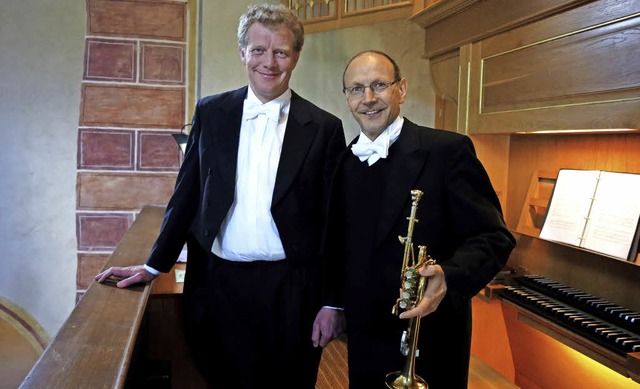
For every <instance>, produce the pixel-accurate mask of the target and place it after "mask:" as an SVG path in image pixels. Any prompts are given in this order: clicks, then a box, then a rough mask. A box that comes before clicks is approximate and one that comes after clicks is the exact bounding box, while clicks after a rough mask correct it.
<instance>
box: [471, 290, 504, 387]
mask: <svg viewBox="0 0 640 389" xmlns="http://www.w3.org/2000/svg"><path fill="white" fill-rule="evenodd" d="M472 308H473V331H472V332H471V335H472V338H471V353H472V354H473V355H474V356H476V357H477V358H480V359H481V360H482V361H483V362H484V363H486V364H487V365H489V366H491V367H492V368H493V369H495V370H496V371H497V372H499V373H500V374H501V375H502V376H504V377H505V378H506V379H508V380H509V381H511V382H513V381H514V379H515V370H514V367H513V357H512V355H511V346H510V345H509V338H508V337H507V329H506V326H505V322H504V317H503V316H502V305H501V302H500V299H498V298H493V299H488V300H486V301H485V300H484V299H481V298H480V297H474V298H473V299H472Z"/></svg>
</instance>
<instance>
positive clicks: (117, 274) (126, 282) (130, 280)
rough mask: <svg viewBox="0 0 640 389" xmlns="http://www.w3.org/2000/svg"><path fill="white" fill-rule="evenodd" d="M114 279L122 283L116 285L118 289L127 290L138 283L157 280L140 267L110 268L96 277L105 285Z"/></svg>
mask: <svg viewBox="0 0 640 389" xmlns="http://www.w3.org/2000/svg"><path fill="white" fill-rule="evenodd" d="M112 277H113V278H117V279H120V281H118V282H117V283H116V286H117V287H118V288H126V287H127V286H130V285H133V284H138V283H146V282H149V281H151V280H153V279H154V278H156V276H155V275H153V274H151V273H149V272H148V271H146V270H145V269H144V266H142V265H139V266H128V267H115V266H114V267H110V268H109V269H107V270H105V271H103V272H102V273H99V274H98V275H97V276H96V277H95V280H96V281H98V282H100V283H103V282H105V281H107V280H108V279H109V278H112Z"/></svg>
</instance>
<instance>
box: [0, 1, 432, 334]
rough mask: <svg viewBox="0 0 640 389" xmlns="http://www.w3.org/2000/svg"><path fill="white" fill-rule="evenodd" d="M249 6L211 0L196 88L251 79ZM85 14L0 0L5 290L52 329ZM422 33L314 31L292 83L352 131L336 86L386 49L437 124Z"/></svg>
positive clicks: (62, 272) (60, 281) (69, 304)
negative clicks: (354, 65) (367, 56)
mask: <svg viewBox="0 0 640 389" xmlns="http://www.w3.org/2000/svg"><path fill="white" fill-rule="evenodd" d="M272 2H274V1H272ZM251 3H253V2H251V1H246V0H239V1H233V2H231V1H228V2H225V4H224V7H220V2H218V1H214V0H203V3H202V9H201V14H202V21H201V27H202V30H201V33H202V34H201V36H202V40H201V42H200V45H201V51H200V58H199V61H198V63H199V67H198V74H199V80H200V81H199V83H198V85H197V96H196V97H198V96H205V95H208V94H211V93H217V92H221V91H224V90H228V89H232V88H237V87H239V86H242V85H245V84H246V82H247V81H246V74H245V71H244V68H243V66H242V63H241V62H240V57H239V53H238V49H237V43H236V28H237V22H238V17H239V16H240V14H241V13H243V12H244V11H245V10H246V7H247V6H248V5H249V4H251ZM85 21H86V13H85V3H84V2H82V1H77V0H57V1H52V0H46V1H34V0H22V1H19V0H3V1H2V2H0V53H1V54H0V80H1V81H0V118H2V121H0V141H1V142H2V143H1V144H2V146H3V152H2V153H0V164H1V166H2V168H3V169H2V172H1V173H0V215H2V216H1V220H2V222H1V223H0V251H1V252H2V263H3V265H4V266H3V271H2V272H0V297H5V298H7V299H8V300H10V301H12V302H14V303H15V304H17V305H19V306H21V307H23V308H24V309H25V310H26V311H28V312H29V313H30V314H31V315H33V316H34V317H35V319H36V320H37V321H38V322H39V323H40V324H42V326H43V327H44V328H45V330H46V331H47V332H49V334H50V335H51V336H53V335H55V333H56V332H57V331H58V328H59V327H60V326H61V325H62V323H63V322H64V320H65V319H66V317H67V316H68V314H69V312H70V311H71V310H72V309H73V306H74V303H75V297H76V263H77V258H76V248H77V242H76V225H75V218H76V186H75V185H76V173H77V134H78V118H79V105H80V90H81V81H82V74H83V54H84V36H85ZM423 37H424V35H423V34H422V30H421V29H420V28H419V27H418V26H415V25H414V24H413V23H411V22H408V21H391V22H385V23H380V24H378V25H374V26H367V27H354V28H349V29H344V30H339V31H333V32H325V33H318V34H310V35H308V36H307V38H306V43H305V47H304V49H303V54H302V58H301V60H300V63H299V64H298V68H297V69H296V73H295V74H294V77H293V79H292V87H293V88H294V89H295V90H296V91H297V92H298V93H300V94H301V95H302V96H304V97H306V98H308V99H310V100H312V101H314V102H315V103H316V104H318V105H319V106H321V107H323V108H325V109H327V110H329V111H331V112H333V113H335V114H336V115H338V116H340V117H341V118H342V119H343V122H344V125H345V132H346V136H347V139H348V140H350V139H351V138H353V137H354V136H355V135H356V134H357V132H358V130H357V127H356V124H355V121H353V119H351V116H350V114H349V113H348V111H347V108H346V105H345V103H344V97H343V95H342V94H341V93H340V89H341V76H342V71H343V69H344V66H345V64H346V62H347V61H348V59H349V58H350V57H351V56H352V55H353V54H355V53H357V52H358V51H360V50H364V49H380V50H386V51H387V52H388V53H389V54H390V55H391V56H393V57H394V58H395V59H396V60H397V61H398V63H399V65H400V67H401V69H402V71H403V75H404V76H405V77H406V78H407V79H408V80H409V98H408V101H407V102H406V103H405V104H404V105H403V111H402V112H403V115H405V116H406V117H408V118H409V119H411V120H413V121H415V122H418V123H421V124H426V125H432V124H433V118H434V93H433V91H432V88H431V85H430V81H429V78H428V75H427V74H428V73H427V64H426V61H425V60H423V59H421V58H420V55H421V53H422V48H423V39H424V38H423ZM328 85H331V86H330V87H329V86H328ZM190 115H191V113H188V116H190Z"/></svg>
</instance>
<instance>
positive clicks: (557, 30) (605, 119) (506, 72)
mask: <svg viewBox="0 0 640 389" xmlns="http://www.w3.org/2000/svg"><path fill="white" fill-rule="evenodd" d="M638 63H640V3H638V2H630V1H628V0H627V1H623V0H603V1H598V2H593V3H591V4H588V5H586V6H584V7H581V8H578V9H575V10H571V11H568V12H566V13H563V14H560V15H557V16H554V17H551V18H548V19H545V20H542V21H539V22H537V23H532V24H529V25H527V26H524V27H521V28H519V29H516V30H513V31H510V32H508V33H504V34H499V35H496V36H494V37H491V38H488V39H485V40H483V41H481V42H478V43H475V44H473V54H472V68H471V81H470V90H469V95H470V100H469V115H468V120H469V122H470V123H471V124H470V126H469V132H482V133H505V132H510V133H513V132H519V131H540V130H573V129H609V128H630V129H637V128H640V113H639V112H640V67H638V66H637V64H638ZM603 64H606V65H607V66H603Z"/></svg>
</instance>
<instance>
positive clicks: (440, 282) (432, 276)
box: [399, 264, 447, 319]
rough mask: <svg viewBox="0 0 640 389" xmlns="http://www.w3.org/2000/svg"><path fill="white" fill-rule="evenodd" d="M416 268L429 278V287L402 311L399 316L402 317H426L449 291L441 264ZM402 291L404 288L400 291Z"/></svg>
mask: <svg viewBox="0 0 640 389" xmlns="http://www.w3.org/2000/svg"><path fill="white" fill-rule="evenodd" d="M416 270H418V273H419V274H420V275H421V276H422V277H426V279H427V287H426V289H425V291H424V294H423V295H422V299H420V301H419V302H418V303H417V304H416V305H415V307H409V309H408V310H406V311H404V312H402V313H401V314H400V315H399V317H400V318H401V319H410V318H412V317H418V316H419V317H424V316H426V315H428V314H430V313H432V312H434V311H435V310H436V309H437V308H438V306H439V305H440V302H441V301H442V299H443V298H444V296H445V294H446V293H447V282H446V281H445V278H444V271H443V270H442V267H441V266H440V265H435V264H433V265H429V264H426V265H422V266H419V267H418V268H417V269H416ZM400 293H402V290H401V291H400Z"/></svg>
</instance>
